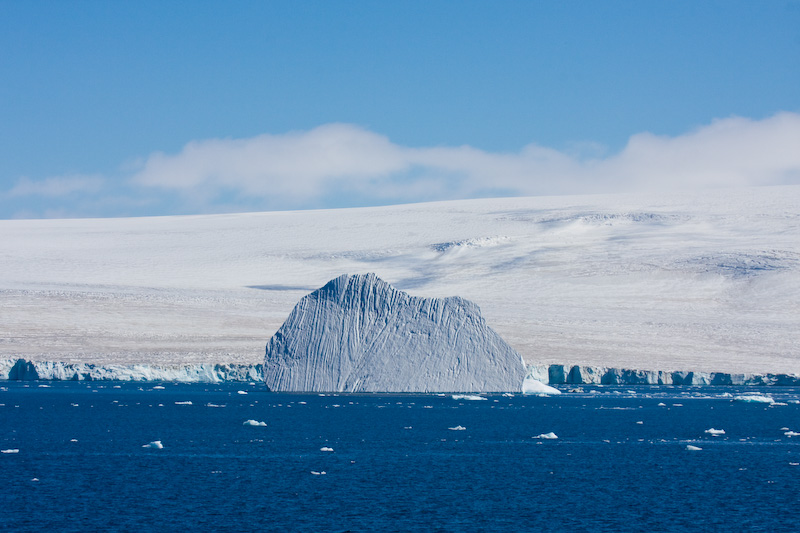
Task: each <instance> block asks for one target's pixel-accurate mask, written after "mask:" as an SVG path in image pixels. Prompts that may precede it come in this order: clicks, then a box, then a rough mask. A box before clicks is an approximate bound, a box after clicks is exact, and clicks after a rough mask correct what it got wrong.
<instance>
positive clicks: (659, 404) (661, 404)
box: [658, 402, 667, 407]
mask: <svg viewBox="0 0 800 533" xmlns="http://www.w3.org/2000/svg"><path fill="white" fill-rule="evenodd" d="M666 406H667V404H665V403H664V402H658V407H666Z"/></svg>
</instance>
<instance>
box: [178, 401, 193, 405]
mask: <svg viewBox="0 0 800 533" xmlns="http://www.w3.org/2000/svg"><path fill="white" fill-rule="evenodd" d="M175 405H192V402H190V401H188V400H187V401H185V402H175Z"/></svg>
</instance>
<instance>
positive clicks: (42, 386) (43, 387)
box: [39, 385, 50, 389]
mask: <svg viewBox="0 0 800 533" xmlns="http://www.w3.org/2000/svg"><path fill="white" fill-rule="evenodd" d="M39 388H40V389H49V388H50V385H39Z"/></svg>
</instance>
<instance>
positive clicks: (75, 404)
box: [70, 403, 78, 407]
mask: <svg viewBox="0 0 800 533" xmlns="http://www.w3.org/2000/svg"><path fill="white" fill-rule="evenodd" d="M70 405H71V406H72V407H78V404H77V403H71V404H70Z"/></svg>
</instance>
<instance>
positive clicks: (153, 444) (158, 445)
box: [142, 440, 164, 450]
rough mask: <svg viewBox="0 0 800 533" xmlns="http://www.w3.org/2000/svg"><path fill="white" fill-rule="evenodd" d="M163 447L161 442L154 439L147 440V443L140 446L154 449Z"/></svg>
mask: <svg viewBox="0 0 800 533" xmlns="http://www.w3.org/2000/svg"><path fill="white" fill-rule="evenodd" d="M163 447H164V445H163V444H161V441H160V440H154V441H153V442H148V443H147V444H142V448H153V449H154V450H160V449H162V448H163Z"/></svg>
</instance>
